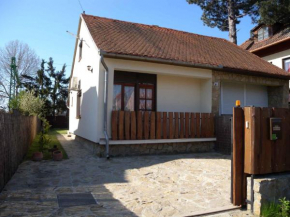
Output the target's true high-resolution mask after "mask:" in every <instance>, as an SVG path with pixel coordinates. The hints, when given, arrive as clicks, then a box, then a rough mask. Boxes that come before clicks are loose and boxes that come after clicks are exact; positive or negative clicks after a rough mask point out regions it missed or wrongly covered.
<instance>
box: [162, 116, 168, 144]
mask: <svg viewBox="0 0 290 217" xmlns="http://www.w3.org/2000/svg"><path fill="white" fill-rule="evenodd" d="M162 124H163V125H162V134H163V137H162V138H163V139H167V112H163V123H162Z"/></svg>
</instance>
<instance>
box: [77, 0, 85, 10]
mask: <svg viewBox="0 0 290 217" xmlns="http://www.w3.org/2000/svg"><path fill="white" fill-rule="evenodd" d="M78 2H79V5H80V7H81V9H82V12H83V13H85V10H84V8H83V6H82V4H81V1H80V0H78Z"/></svg>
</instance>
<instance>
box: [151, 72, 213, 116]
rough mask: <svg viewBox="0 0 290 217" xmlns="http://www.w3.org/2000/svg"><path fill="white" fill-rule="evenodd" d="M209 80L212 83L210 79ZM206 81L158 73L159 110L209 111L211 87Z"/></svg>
mask: <svg viewBox="0 0 290 217" xmlns="http://www.w3.org/2000/svg"><path fill="white" fill-rule="evenodd" d="M207 81H209V82H208V83H211V82H210V79H207ZM205 83H206V81H205V80H204V79H198V78H192V77H184V76H171V75H157V87H156V89H157V102H156V103H157V111H166V112H209V111H210V108H211V103H210V102H211V99H210V98H208V97H211V91H209V90H210V89H211V87H209V86H207V85H205ZM203 94H204V95H205V98H203V97H202V95H203ZM205 101H207V102H206V103H205Z"/></svg>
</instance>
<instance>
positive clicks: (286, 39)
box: [249, 37, 290, 53]
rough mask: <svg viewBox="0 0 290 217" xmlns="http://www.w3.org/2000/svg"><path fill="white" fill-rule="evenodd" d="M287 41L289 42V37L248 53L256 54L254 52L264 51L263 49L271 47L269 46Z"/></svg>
mask: <svg viewBox="0 0 290 217" xmlns="http://www.w3.org/2000/svg"><path fill="white" fill-rule="evenodd" d="M288 40H290V37H289V38H285V39H283V40H280V41H277V42H274V43H272V44H268V45H265V46H263V47H259V48H257V49H254V50H249V52H251V53H254V52H256V51H260V50H263V49H265V48H268V47H271V46H273V45H276V44H280V43H282V42H285V41H288Z"/></svg>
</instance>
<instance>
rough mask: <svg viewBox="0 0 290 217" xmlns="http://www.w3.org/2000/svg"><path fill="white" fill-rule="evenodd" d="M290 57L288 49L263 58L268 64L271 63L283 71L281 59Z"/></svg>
mask: <svg viewBox="0 0 290 217" xmlns="http://www.w3.org/2000/svg"><path fill="white" fill-rule="evenodd" d="M288 57H290V49H288V50H284V51H282V52H278V53H275V54H272V55H269V56H265V57H263V59H264V60H266V61H268V62H272V64H274V65H275V66H278V67H279V68H281V69H283V59H285V58H288ZM289 88H290V82H289Z"/></svg>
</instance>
